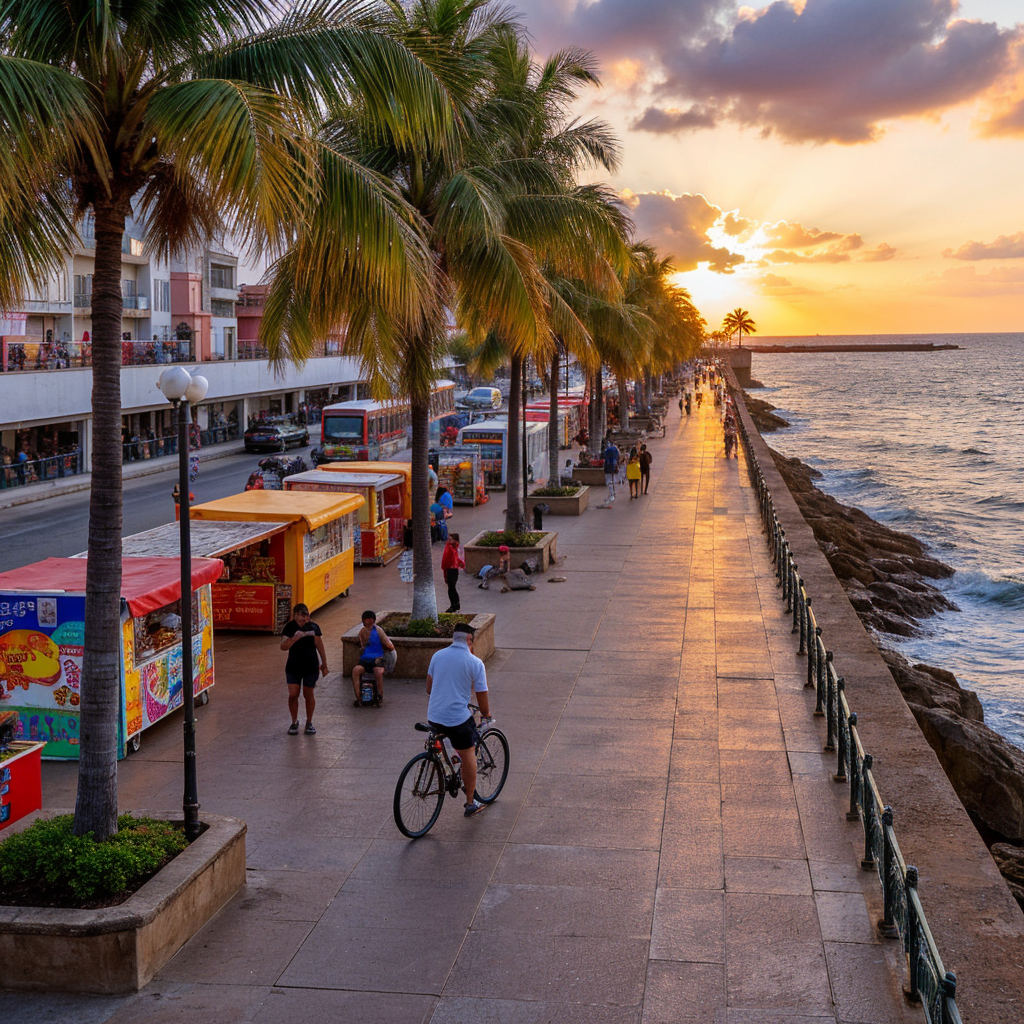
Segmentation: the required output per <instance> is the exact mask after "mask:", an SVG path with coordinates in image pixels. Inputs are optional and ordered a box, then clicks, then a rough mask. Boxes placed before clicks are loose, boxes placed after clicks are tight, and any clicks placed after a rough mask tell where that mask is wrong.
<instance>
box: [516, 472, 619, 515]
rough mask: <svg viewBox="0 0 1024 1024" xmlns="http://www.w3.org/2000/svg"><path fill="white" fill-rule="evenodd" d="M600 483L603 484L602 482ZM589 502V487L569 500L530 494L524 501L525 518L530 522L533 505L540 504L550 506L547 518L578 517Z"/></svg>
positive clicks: (583, 488)
mask: <svg viewBox="0 0 1024 1024" xmlns="http://www.w3.org/2000/svg"><path fill="white" fill-rule="evenodd" d="M603 473H604V471H603V470H602V475H603ZM601 482H602V483H604V481H603V480H602V481H601ZM589 501H590V488H589V487H581V488H580V489H579V490H578V491H577V492H576V493H575V494H574V495H573V496H572V497H571V498H546V497H545V496H544V495H543V494H537V495H533V494H531V495H529V496H528V497H527V499H526V518H527V519H529V520H532V519H533V507H534V505H541V504H546V505H549V506H550V511H549V512H547V513H546V514H547V515H549V516H579V515H582V514H583V510H584V509H585V508H586V507H587V504H588V502H589Z"/></svg>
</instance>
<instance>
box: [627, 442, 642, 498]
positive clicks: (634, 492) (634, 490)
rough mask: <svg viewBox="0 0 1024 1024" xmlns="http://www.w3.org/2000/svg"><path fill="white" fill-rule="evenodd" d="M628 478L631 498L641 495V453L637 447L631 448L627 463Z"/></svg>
mask: <svg viewBox="0 0 1024 1024" xmlns="http://www.w3.org/2000/svg"><path fill="white" fill-rule="evenodd" d="M626 480H627V482H628V483H629V500H630V501H632V500H633V499H634V498H639V497H640V453H639V452H638V451H637V450H636V448H630V450H629V462H627V463H626Z"/></svg>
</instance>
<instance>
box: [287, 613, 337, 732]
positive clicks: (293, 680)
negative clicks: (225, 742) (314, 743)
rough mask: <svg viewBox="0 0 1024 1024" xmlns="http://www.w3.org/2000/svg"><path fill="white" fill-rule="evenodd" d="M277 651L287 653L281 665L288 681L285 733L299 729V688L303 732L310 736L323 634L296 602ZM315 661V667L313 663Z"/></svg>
mask: <svg viewBox="0 0 1024 1024" xmlns="http://www.w3.org/2000/svg"><path fill="white" fill-rule="evenodd" d="M281 636H282V638H283V639H282V640H281V650H282V651H287V652H288V661H287V663H286V664H285V667H284V675H285V679H286V680H287V682H288V712H289V714H290V715H291V718H292V724H291V725H290V726H288V733H289V735H291V736H295V735H296V734H297V733H298V731H299V690H300V689H301V690H302V696H303V699H304V700H305V702H306V735H307V736H312V735H313V734H314V733H315V732H316V729H315V728H314V727H313V709H314V708H315V707H316V680H317V676H318V675H327V652H326V651H325V650H324V641H323V634H322V633H321V632H320V627H319V626H318V625H317V624H316V623H315V622H313V621H312V620H311V619H310V617H309V609H308V608H307V607H306V606H305V605H304V604H297V605H296V606H295V608H294V609H293V610H292V618H291V621H290V622H288V623H287V624H286V625H285V627H284V629H283V630H281ZM318 662H319V668H318V667H317V663H318Z"/></svg>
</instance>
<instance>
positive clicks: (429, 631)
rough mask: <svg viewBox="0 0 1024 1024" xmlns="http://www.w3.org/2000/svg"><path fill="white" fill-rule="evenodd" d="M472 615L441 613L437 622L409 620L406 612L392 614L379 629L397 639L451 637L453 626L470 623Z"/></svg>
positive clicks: (453, 630)
mask: <svg viewBox="0 0 1024 1024" xmlns="http://www.w3.org/2000/svg"><path fill="white" fill-rule="evenodd" d="M472 619H473V616H472V615H460V614H458V613H457V612H452V613H448V612H443V613H442V614H440V615H438V617H437V622H434V621H433V620H432V619H411V620H410V618H409V613H408V612H392V614H390V615H389V616H388V617H387V618H386V619H385V620H384V621H383V622H381V623H380V627H381V629H383V630H384V632H385V633H387V635H388V636H397V637H410V636H418V637H429V638H431V639H434V640H436V639H438V638H439V637H451V636H452V635H453V634H454V632H455V626H456V625H457V624H458V623H460V622H471V621H472Z"/></svg>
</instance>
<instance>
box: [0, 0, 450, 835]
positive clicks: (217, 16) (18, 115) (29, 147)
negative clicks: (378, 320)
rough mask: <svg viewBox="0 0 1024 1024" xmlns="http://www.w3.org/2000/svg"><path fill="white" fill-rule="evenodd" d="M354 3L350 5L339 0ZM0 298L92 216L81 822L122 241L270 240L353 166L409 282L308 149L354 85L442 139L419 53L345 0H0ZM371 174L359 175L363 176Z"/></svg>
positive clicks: (103, 568)
mask: <svg viewBox="0 0 1024 1024" xmlns="http://www.w3.org/2000/svg"><path fill="white" fill-rule="evenodd" d="M346 10H347V11H348V13H346ZM0 40H2V42H0V123H2V125H3V132H4V146H3V147H2V150H3V155H2V156H0V223H2V225H3V235H2V244H0V306H3V307H7V308H9V307H10V305H11V304H12V303H13V301H16V300H17V298H18V297H19V296H20V295H22V294H24V293H25V291H26V290H27V288H28V286H29V285H30V284H33V283H39V282H41V281H43V280H45V279H46V277H47V275H48V274H49V273H51V272H53V271H55V270H56V269H58V267H59V266H60V265H61V264H62V263H63V257H64V254H65V253H66V252H68V251H70V249H71V248H72V246H73V245H74V244H75V243H76V241H77V236H76V230H75V224H76V223H77V222H78V220H79V219H80V218H81V217H82V216H84V215H85V214H86V213H87V212H89V211H91V212H92V213H93V214H94V216H95V236H96V250H95V251H96V256H95V271H94V274H93V293H92V295H93V298H92V305H93V312H92V326H93V370H92V374H93V401H92V409H93V435H92V436H93V451H92V487H91V496H90V507H89V560H88V569H87V584H86V589H87V597H86V607H85V657H84V665H83V674H82V703H81V744H80V748H79V750H80V753H79V785H78V797H77V804H76V812H75V828H76V831H77V832H79V833H85V832H93V833H94V834H95V835H96V837H97V838H99V839H104V838H106V837H107V836H109V835H110V834H112V833H113V832H114V831H116V828H117V749H116V745H117V718H118V698H119V686H120V682H119V680H120V671H121V665H120V628H119V613H120V608H119V602H120V596H121V522H122V502H121V401H120V384H121V382H120V370H121V354H120V339H121V315H122V306H123V303H122V298H121V280H120V278H121V251H122V249H121V247H122V242H123V237H124V232H125V225H126V220H127V218H128V217H129V216H134V217H136V218H137V219H139V220H140V221H141V222H143V223H144V224H145V227H146V232H147V239H148V244H149V245H150V247H151V248H152V249H153V250H155V251H156V252H157V253H160V254H162V255H164V256H165V257H166V256H169V255H170V254H171V253H183V252H186V251H189V250H192V249H194V248H196V247H198V246H200V245H202V244H203V243H204V242H205V241H206V240H207V239H208V238H210V237H211V236H213V235H216V234H217V233H218V232H220V231H221V230H223V229H224V228H225V226H227V225H230V227H231V229H232V230H233V231H234V233H235V236H236V237H237V238H239V239H240V241H241V242H242V244H243V245H248V247H249V248H250V249H251V250H252V251H253V252H254V253H260V252H267V251H272V250H273V247H274V245H275V244H276V243H277V241H278V240H279V238H280V236H281V234H282V232H284V231H291V230H293V229H294V228H295V227H296V225H298V224H300V223H301V219H302V217H303V216H304V215H305V214H306V213H308V208H309V205H310V201H311V197H312V195H313V194H314V193H315V192H316V191H317V180H316V179H317V173H318V172H321V173H327V172H328V171H329V170H335V171H336V172H337V174H338V176H339V178H344V179H345V181H346V183H347V184H348V192H347V193H344V200H342V202H343V204H344V206H345V210H346V215H347V216H348V217H349V218H350V221H351V225H352V226H351V229H350V235H349V237H353V236H355V237H358V238H359V240H360V246H361V250H360V260H361V264H362V266H363V268H364V271H365V272H366V273H369V270H370V269H372V270H373V271H374V273H375V274H376V275H379V276H377V280H379V281H380V282H381V284H380V292H381V293H382V301H385V300H387V301H393V300H394V298H395V296H396V295H397V296H399V297H401V296H402V295H403V293H404V291H407V290H408V289H407V282H408V280H409V275H408V273H407V272H405V271H404V268H403V265H404V263H405V261H406V258H407V256H408V255H409V249H408V247H407V246H406V244H405V243H406V242H407V241H408V233H407V232H406V233H403V230H402V229H403V227H404V225H402V226H400V227H397V228H396V227H394V226H393V224H392V220H391V218H389V217H387V216H384V213H385V212H386V211H385V210H384V209H383V207H385V206H386V205H387V198H386V197H385V198H383V199H382V198H381V195H380V190H378V192H377V194H376V195H373V194H371V193H372V192H373V188H372V185H374V184H376V183H375V182H371V183H367V182H365V181H363V180H362V179H359V178H358V176H354V175H352V174H351V173H349V174H348V175H347V176H346V174H345V173H344V172H345V171H346V170H347V168H333V167H323V166H320V165H322V164H323V161H320V165H318V160H317V151H316V149H315V147H314V145H313V143H312V140H311V138H310V136H309V133H308V131H307V126H308V123H309V118H310V115H311V113H312V112H313V111H314V110H318V109H322V108H324V107H329V106H332V105H335V104H337V103H339V102H340V101H342V100H343V99H345V98H346V97H348V96H349V95H353V94H356V95H358V96H359V97H360V103H361V104H362V106H363V108H364V110H365V111H366V114H367V116H368V117H371V116H372V118H373V119H374V120H375V121H376V122H377V123H379V124H380V125H381V126H387V127H388V129H389V130H391V131H393V132H394V133H396V134H400V135H402V136H410V135H414V134H415V135H424V136H426V137H429V138H432V139H436V140H442V139H443V136H444V133H445V131H446V130H447V129H448V124H449V112H448V110H447V108H445V107H443V105H441V104H440V103H439V100H440V98H441V93H440V90H439V89H438V87H437V84H436V80H435V78H434V76H433V75H432V74H431V73H430V70H429V69H428V68H427V67H426V66H425V65H424V64H423V62H422V61H420V60H419V59H417V58H416V57H414V56H413V55H412V54H411V53H410V52H409V51H408V50H407V49H406V48H404V47H403V46H401V45H400V44H399V43H398V42H396V41H395V40H394V39H392V38H389V37H388V36H386V35H384V34H382V33H380V32H379V31H376V30H375V29H374V27H373V25H372V23H371V22H370V20H369V17H368V8H366V7H365V6H363V5H360V4H354V5H352V6H351V7H350V8H344V7H343V6H342V5H339V4H328V3H320V2H315V0H309V2H302V3H299V4H295V5H293V4H286V3H284V2H270V3H264V2H259V0H148V2H146V3H124V2H118V0H3V2H2V4H0ZM360 187H362V192H360V191H359V189H360Z"/></svg>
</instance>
